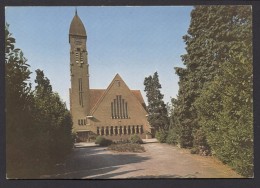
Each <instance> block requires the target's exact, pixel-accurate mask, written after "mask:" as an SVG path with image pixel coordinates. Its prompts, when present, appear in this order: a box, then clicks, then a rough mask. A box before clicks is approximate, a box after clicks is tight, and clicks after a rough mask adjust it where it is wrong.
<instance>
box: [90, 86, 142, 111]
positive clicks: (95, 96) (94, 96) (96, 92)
mask: <svg viewBox="0 0 260 188" xmlns="http://www.w3.org/2000/svg"><path fill="white" fill-rule="evenodd" d="M105 91H106V89H90V111H91V110H92V108H93V107H94V106H95V105H96V103H97V102H98V100H99V99H100V98H101V96H102V95H103V94H104V93H105ZM131 92H132V93H133V94H134V96H135V97H136V98H137V100H138V101H139V102H140V103H141V105H142V106H143V107H144V109H146V105H145V102H144V99H143V96H142V94H141V91H140V90H131Z"/></svg>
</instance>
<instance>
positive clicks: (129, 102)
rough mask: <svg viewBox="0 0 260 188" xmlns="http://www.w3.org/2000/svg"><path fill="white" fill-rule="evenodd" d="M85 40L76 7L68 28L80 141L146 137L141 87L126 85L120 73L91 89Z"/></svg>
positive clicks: (74, 115)
mask: <svg viewBox="0 0 260 188" xmlns="http://www.w3.org/2000/svg"><path fill="white" fill-rule="evenodd" d="M86 42H87V34H86V30H85V27H84V25H83V23H82V21H81V19H80V18H79V16H78V15H77V11H76V13H75V16H74V18H73V20H72V22H71V24H70V29H69V43H70V75H71V88H70V90H69V92H70V111H71V114H72V120H73V131H75V132H76V133H77V136H78V138H79V140H80V141H89V140H90V139H91V138H94V137H95V136H97V135H102V136H104V137H106V138H108V139H111V140H126V139H128V138H129V137H130V136H131V135H133V134H137V135H139V136H140V137H141V138H149V137H150V133H151V126H150V125H149V123H148V121H147V114H148V113H147V111H146V106H145V103H144V99H143V97H142V95H141V92H140V90H131V89H129V87H128V86H127V85H126V83H125V82H124V80H123V79H122V78H121V77H120V75H119V74H116V75H115V77H114V79H113V80H112V82H111V83H110V85H109V86H108V87H107V88H106V89H90V86H89V85H90V84H89V64H88V50H87V45H86ZM119 71H120V70H119Z"/></svg>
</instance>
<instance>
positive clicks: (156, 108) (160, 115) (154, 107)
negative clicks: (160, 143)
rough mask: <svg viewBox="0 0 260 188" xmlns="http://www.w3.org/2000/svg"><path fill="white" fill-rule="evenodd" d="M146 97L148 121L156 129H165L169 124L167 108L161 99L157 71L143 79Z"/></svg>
mask: <svg viewBox="0 0 260 188" xmlns="http://www.w3.org/2000/svg"><path fill="white" fill-rule="evenodd" d="M144 85H145V89H144V91H145V92H146V97H147V100H148V107H147V110H148V121H149V123H150V125H151V126H152V127H154V128H155V130H156V131H158V130H167V129H168V126H169V119H168V114H167V108H166V105H165V103H164V101H163V95H162V94H161V91H160V89H161V88H162V87H161V84H160V83H159V76H158V73H157V72H155V73H154V75H153V76H151V75H150V76H148V77H146V78H145V79H144Z"/></svg>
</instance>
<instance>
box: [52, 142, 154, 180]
mask: <svg viewBox="0 0 260 188" xmlns="http://www.w3.org/2000/svg"><path fill="white" fill-rule="evenodd" d="M148 159H149V158H148V157H141V156H138V155H136V154H129V153H128V154H121V155H120V154H113V153H112V152H109V151H107V150H106V149H105V148H102V147H88V148H76V149H74V151H73V153H72V154H71V155H70V156H69V157H68V159H67V160H66V162H65V164H63V165H60V166H58V167H57V168H56V170H55V171H54V173H53V175H50V176H49V177H47V178H50V179H84V178H87V179H107V178H113V177H114V176H118V175H122V174H126V173H129V172H134V171H139V170H142V169H133V170H126V171H122V172H117V173H112V171H115V170H117V169H119V168H120V166H122V165H129V164H133V163H140V162H142V161H145V160H148Z"/></svg>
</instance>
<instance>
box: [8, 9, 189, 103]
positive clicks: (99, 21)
mask: <svg viewBox="0 0 260 188" xmlns="http://www.w3.org/2000/svg"><path fill="white" fill-rule="evenodd" d="M192 8H193V7H191V6H161V7H160V6H154V7H148V6H147V7H135V6H134V7H129V6H123V7H116V6H115V7H106V6H97V7H94V6H92V7H91V6H90V7H77V10H78V15H79V17H80V18H81V20H82V22H83V24H84V25H85V28H86V30H87V36H88V39H87V48H88V58H89V66H90V69H89V71H90V88H107V86H108V85H109V83H110V82H111V81H112V79H113V78H114V76H115V75H116V73H119V74H120V75H121V77H122V78H123V79H124V81H125V82H126V84H127V85H128V86H129V88H130V89H139V90H141V92H142V94H143V97H144V98H145V100H146V96H145V93H144V91H143V90H144V85H143V81H144V78H145V77H147V76H149V75H152V74H153V73H154V72H155V71H157V72H158V74H159V80H160V83H161V85H162V89H161V92H162V94H164V101H165V102H170V100H171V97H176V95H177V93H178V81H179V78H178V76H177V75H176V74H175V71H174V67H176V66H177V67H183V63H182V61H181V57H180V56H181V55H183V54H185V53H186V50H185V44H184V42H183V39H182V36H183V35H185V34H186V33H187V30H188V27H189V24H190V12H191V10H192ZM74 14H75V7H6V13H5V16H6V21H7V23H8V24H10V27H9V30H10V32H11V33H12V34H13V37H15V38H16V47H18V48H21V49H22V50H23V52H24V55H25V57H26V58H27V59H28V64H30V66H31V68H30V70H31V72H33V74H32V75H31V82H34V79H35V74H34V72H35V70H36V69H38V68H39V69H42V70H44V73H45V75H46V76H47V77H48V78H49V79H50V81H51V84H52V86H53V90H54V91H56V92H58V93H59V94H60V96H61V98H62V99H63V101H65V102H66V104H67V107H68V108H69V88H70V69H69V63H70V62H69V61H70V59H69V50H70V46H69V38H68V33H69V27H70V23H71V21H72V18H73V16H74Z"/></svg>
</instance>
